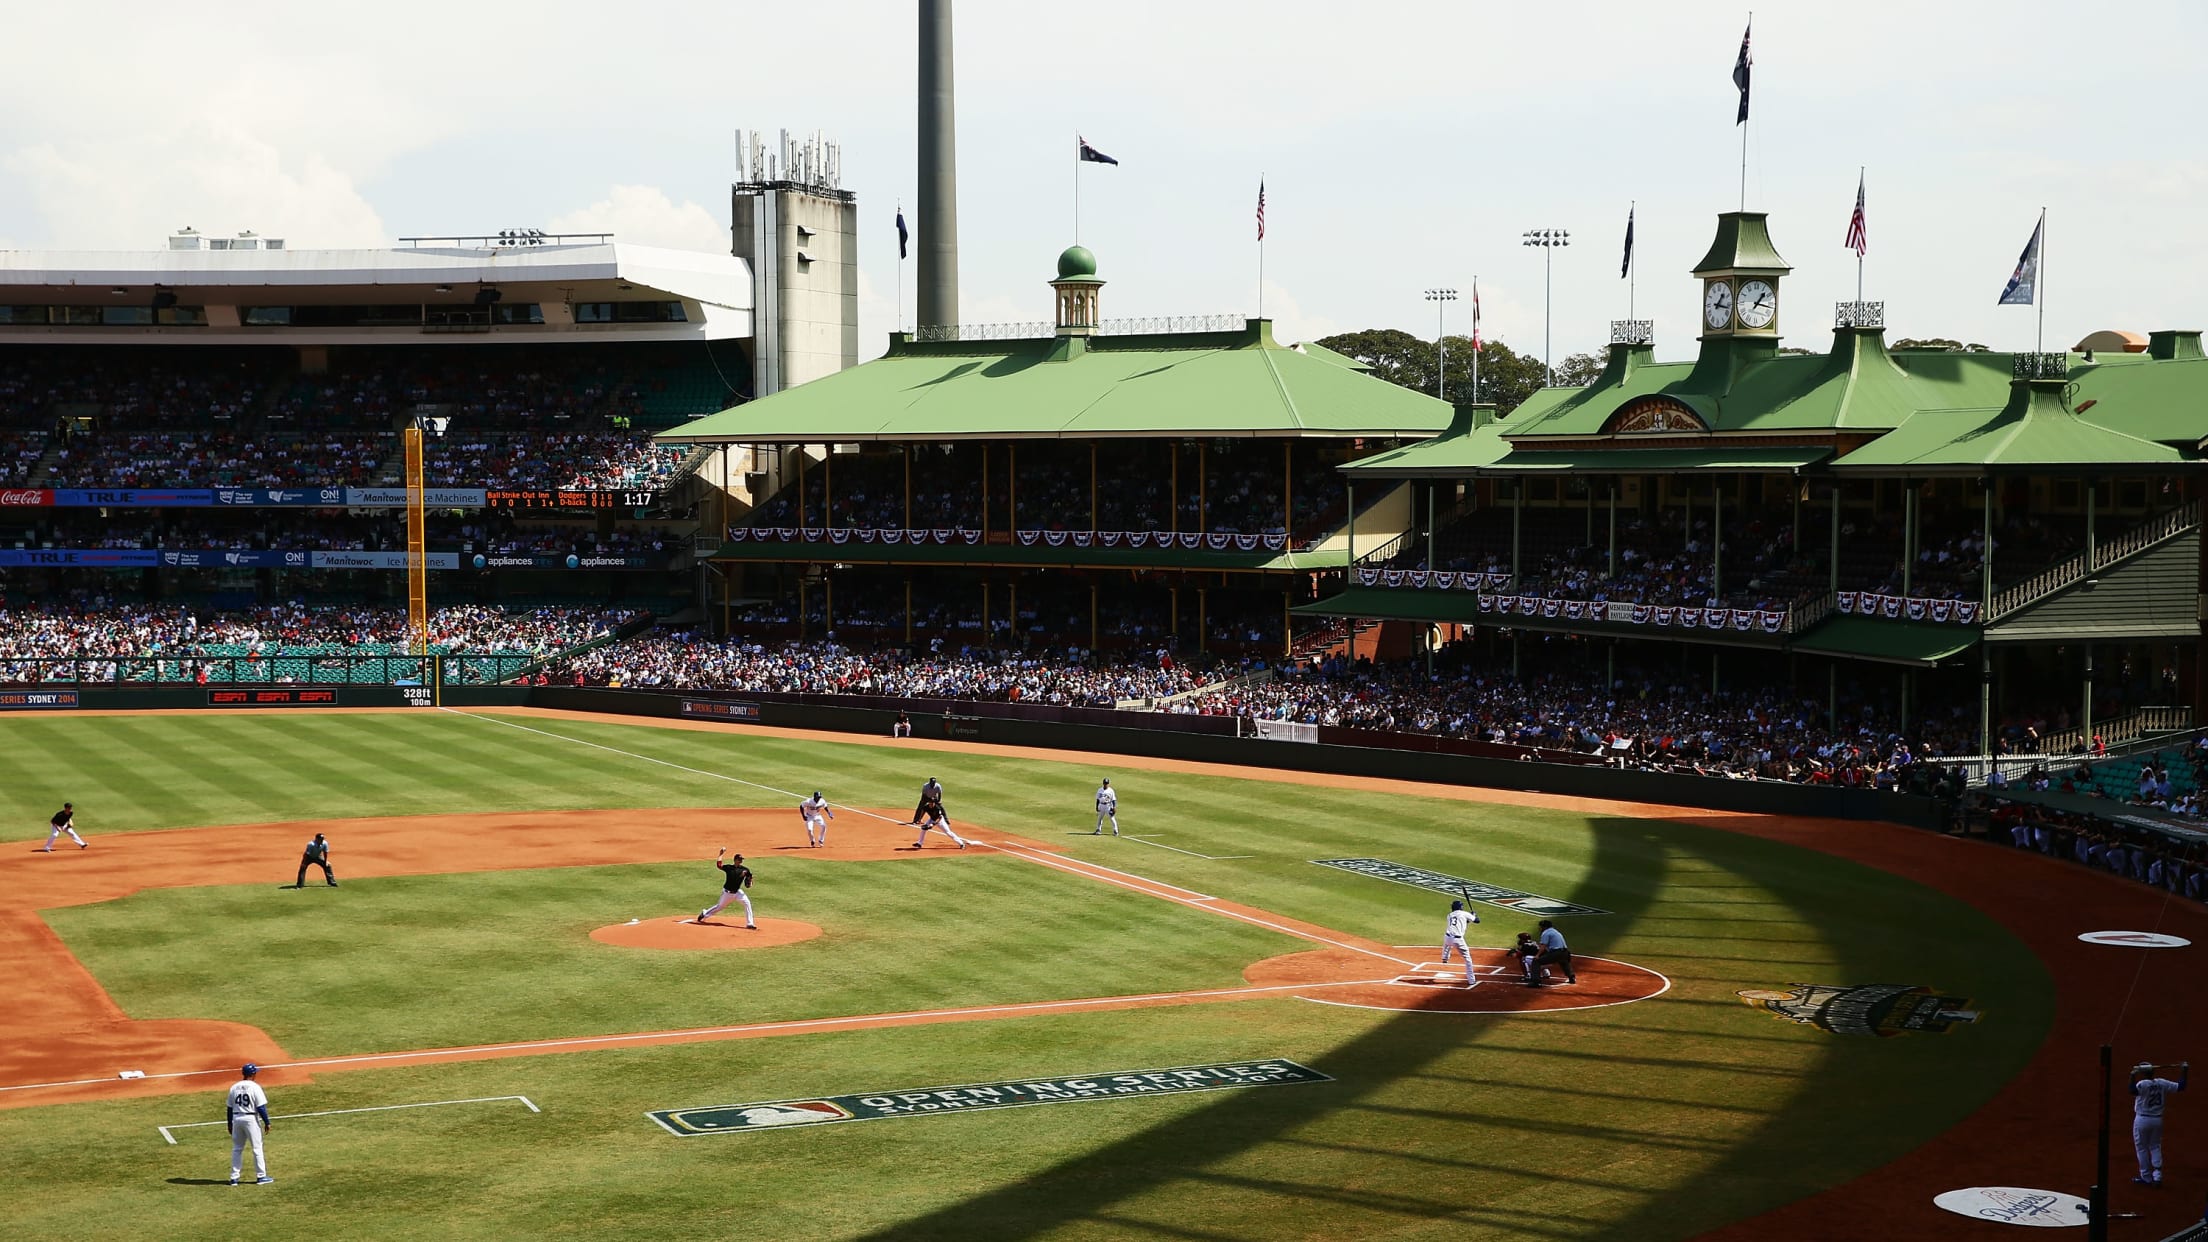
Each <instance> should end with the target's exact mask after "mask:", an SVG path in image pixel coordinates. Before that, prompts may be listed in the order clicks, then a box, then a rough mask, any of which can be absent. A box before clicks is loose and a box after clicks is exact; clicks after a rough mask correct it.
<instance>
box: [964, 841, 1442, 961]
mask: <svg viewBox="0 0 2208 1242" xmlns="http://www.w3.org/2000/svg"><path fill="white" fill-rule="evenodd" d="M997 848H999V849H1001V850H1003V851H1004V852H1005V853H1006V854H1007V855H1009V856H1010V857H1013V858H1024V859H1026V860H1027V861H1029V862H1032V863H1040V864H1042V865H1043V866H1045V867H1049V868H1051V869H1053V870H1056V871H1063V872H1065V873H1067V874H1068V875H1078V876H1086V877H1088V878H1089V879H1092V880H1102V881H1104V882H1105V883H1107V884H1117V885H1119V886H1120V887H1122V888H1125V889H1128V890H1130V891H1132V892H1137V893H1141V894H1142V895H1144V896H1145V897H1156V898H1159V899H1160V900H1163V901H1170V902H1174V903H1175V904H1177V905H1183V906H1187V907H1189V908H1190V909H1195V910H1209V911H1210V912H1211V913H1213V914H1219V915H1224V916H1226V917H1227V918H1230V919H1234V920H1237V921H1238V922H1243V923H1248V924H1250V925H1252V926H1255V927H1263V928H1267V929H1269V930H1271V931H1277V932H1279V933H1281V934H1282V935H1285V936H1294V937H1295V938H1296V939H1298V940H1308V941H1311V942H1312V943H1314V944H1323V945H1329V946H1332V947H1333V948H1337V949H1348V950H1349V951H1350V952H1352V953H1362V954H1364V955H1365V956H1367V957H1377V958H1379V959H1380V960H1381V961H1383V962H1394V963H1395V964H1396V965H1398V966H1408V965H1410V963H1409V962H1406V961H1404V960H1403V959H1402V958H1399V957H1392V956H1390V955H1388V954H1386V953H1381V952H1378V951H1376V950H1373V949H1368V948H1365V947H1364V946H1362V945H1355V944H1350V943H1348V942H1347V941H1342V940H1335V939H1333V938H1331V937H1328V936H1320V935H1316V934H1313V933H1311V932H1308V931H1304V930H1301V929H1300V928H1294V927H1289V926H1286V925H1284V924H1280V923H1275V922H1272V921H1270V920H1267V919H1261V918H1258V917H1256V916H1255V915H1249V914H1243V913H1242V912H1240V911H1238V910H1229V909H1227V908H1226V907H1224V906H1218V905H1206V904H1204V903H1206V902H1215V901H1217V900H1218V898H1216V897H1207V896H1205V895H1204V894H1202V893H1198V892H1193V891H1191V890H1189V889H1185V888H1182V887H1181V886H1179V885H1177V884H1166V883H1163V882H1161V881H1158V880H1152V879H1149V878H1147V877H1144V876H1139V875H1136V874H1134V873H1133V872H1129V871H1120V870H1118V869H1117V868H1113V867H1106V866H1103V865H1102V864H1099V863H1092V862H1086V861H1083V860H1080V859H1073V858H1059V857H1057V856H1055V855H1051V854H1045V853H1042V852H1040V851H1038V850H1035V849H1033V848H1031V847H1028V846H1023V845H1021V844H1019V843H1018V842H1016V841H1005V842H1001V843H999V845H998V847H997ZM1098 871H1104V872H1110V873H1111V874H1110V875H1096V874H1094V873H1095V872H1098ZM1114 877H1118V878H1114ZM1129 880H1134V881H1139V882H1140V883H1142V884H1146V885H1149V886H1150V887H1149V888H1147V889H1144V888H1137V887H1135V885H1134V884H1130V883H1128V881H1129ZM1158 889H1171V890H1173V891H1172V892H1158V891H1155V890H1158ZM1174 893H1186V894H1188V895H1187V896H1186V897H1177V896H1174Z"/></svg>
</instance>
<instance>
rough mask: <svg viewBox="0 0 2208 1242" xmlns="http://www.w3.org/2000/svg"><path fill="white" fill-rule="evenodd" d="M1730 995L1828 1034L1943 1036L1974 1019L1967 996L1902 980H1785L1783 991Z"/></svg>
mask: <svg viewBox="0 0 2208 1242" xmlns="http://www.w3.org/2000/svg"><path fill="white" fill-rule="evenodd" d="M1735 995H1737V996H1739V997H1740V999H1742V1000H1744V1001H1746V1002H1748V1004H1749V1005H1751V1006H1753V1007H1754V1008H1757V1009H1761V1010H1763V1011H1764V1012H1765V1013H1768V1014H1770V1015H1772V1016H1773V1017H1776V1018H1783V1019H1785V1020H1787V1021H1789V1022H1799V1023H1801V1024H1802V1025H1803V1026H1814V1027H1816V1028H1817V1029H1818V1030H1820V1031H1825V1032H1827V1033H1829V1034H1833V1035H1880V1036H1890V1035H1904V1034H1908V1033H1910V1032H1912V1031H1930V1032H1932V1033H1934V1034H1944V1033H1945V1032H1946V1031H1947V1029H1948V1028H1949V1027H1951V1026H1958V1025H1961V1024H1962V1023H1965V1022H1976V1021H1977V1020H1978V1012H1977V1011H1976V1010H1974V1009H1971V1008H1970V1007H1969V1006H1970V1001H1969V999H1968V998H1966V997H1961V996H1942V995H1940V994H1939V993H1938V992H1937V991H1935V990H1934V989H1932V988H1926V987H1918V986H1916V985H1914V984H1908V983H1859V984H1856V985H1854V986H1852V987H1836V986H1833V985H1832V984H1827V983H1789V984H1787V985H1786V988H1785V990H1784V991H1780V990H1777V989H1766V988H1749V989H1747V990H1745V991H1741V992H1737V993H1735Z"/></svg>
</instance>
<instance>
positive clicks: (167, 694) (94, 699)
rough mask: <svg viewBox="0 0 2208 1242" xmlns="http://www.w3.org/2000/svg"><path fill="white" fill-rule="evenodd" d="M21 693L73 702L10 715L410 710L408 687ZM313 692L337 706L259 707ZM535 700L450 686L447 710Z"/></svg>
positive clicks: (523, 692)
mask: <svg viewBox="0 0 2208 1242" xmlns="http://www.w3.org/2000/svg"><path fill="white" fill-rule="evenodd" d="M9 689H10V691H12V692H14V693H17V694H41V695H51V694H57V693H69V694H73V695H74V701H73V702H59V703H53V704H51V705H50V706H42V707H40V708H36V709H31V708H21V709H10V710H8V711H7V713H6V714H8V715H17V714H20V715H26V716H29V715H37V714H39V712H40V711H42V710H55V711H68V710H72V709H76V710H87V711H90V710H97V711H132V712H144V711H190V710H200V711H210V712H221V711H227V710H229V709H230V708H232V707H255V706H280V707H296V708H297V709H298V710H300V711H312V710H314V709H315V708H316V707H405V706H408V700H407V697H406V693H405V691H406V689H408V688H407V687H403V686H345V685H338V686H329V685H317V686H307V685H299V686H241V685H220V686H159V687H153V686H147V687H129V686H118V687H114V688H105V687H100V686H87V685H72V686H43V685H41V686H21V687H10V688H9ZM301 691H304V692H312V693H315V694H325V693H326V694H330V695H333V696H335V701H334V702H318V703H296V702H294V703H257V702H256V701H255V698H256V696H257V695H258V694H261V693H264V692H268V693H277V692H281V693H287V694H288V693H292V692H301ZM210 692H220V693H222V694H225V695H235V696H243V697H242V698H240V699H238V701H236V702H230V703H225V704H222V705H219V706H218V705H214V704H212V703H210V702H209V697H208V696H209V693H210ZM528 701H529V691H528V690H527V688H525V687H522V686H446V687H445V688H444V691H443V704H444V706H446V707H520V706H522V705H523V704H525V703H527V702H528Z"/></svg>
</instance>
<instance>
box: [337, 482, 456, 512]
mask: <svg viewBox="0 0 2208 1242" xmlns="http://www.w3.org/2000/svg"><path fill="white" fill-rule="evenodd" d="M483 496H484V492H483V489H482V488H480V487H425V488H423V489H422V503H423V504H424V505H426V506H428V507H429V508H432V509H480V508H482V507H483ZM345 506H346V507H347V508H349V509H403V508H405V507H406V489H405V488H403V487H348V488H346V489H345Z"/></svg>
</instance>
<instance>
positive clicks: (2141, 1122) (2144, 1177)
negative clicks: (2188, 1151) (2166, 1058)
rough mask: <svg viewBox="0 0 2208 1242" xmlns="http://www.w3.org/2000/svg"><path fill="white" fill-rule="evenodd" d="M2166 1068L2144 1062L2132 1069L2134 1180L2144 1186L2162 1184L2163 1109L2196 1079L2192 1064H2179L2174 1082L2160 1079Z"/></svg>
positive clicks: (2188, 1062) (2186, 1062)
mask: <svg viewBox="0 0 2208 1242" xmlns="http://www.w3.org/2000/svg"><path fill="white" fill-rule="evenodd" d="M2165 1068H2167V1067H2166V1066H2161V1065H2152V1064H2149V1063H2147V1062H2144V1061H2142V1062H2140V1063H2139V1064H2137V1065H2134V1066H2132V1067H2131V1145H2132V1148H2133V1150H2134V1151H2135V1152H2136V1153H2137V1154H2138V1156H2139V1176H2137V1177H2135V1178H2132V1179H2131V1180H2133V1181H2135V1182H2137V1183H2139V1184H2140V1185H2142V1186H2159V1185H2161V1184H2162V1105H2163V1104H2164V1102H2166V1101H2167V1100H2168V1098H2169V1094H2170V1092H2172V1091H2183V1090H2184V1089H2185V1083H2186V1080H2188V1079H2190V1078H2191V1077H2192V1076H2193V1063H2192V1062H2191V1061H2180V1062H2178V1065H2177V1077H2176V1078H2175V1079H2169V1078H2163V1077H2160V1076H2159V1075H2158V1073H2157V1071H2159V1070H2162V1069H2165Z"/></svg>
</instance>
